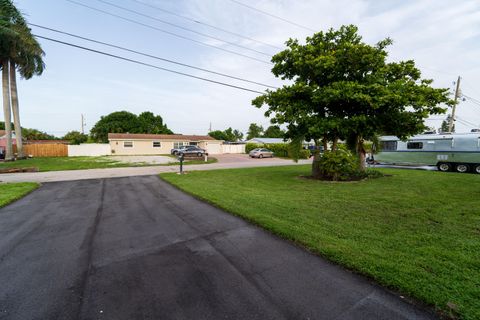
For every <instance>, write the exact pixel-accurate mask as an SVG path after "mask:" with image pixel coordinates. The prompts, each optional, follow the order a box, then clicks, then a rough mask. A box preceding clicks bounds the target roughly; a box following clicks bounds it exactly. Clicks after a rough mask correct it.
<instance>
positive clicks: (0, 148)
mask: <svg viewBox="0 0 480 320" xmlns="http://www.w3.org/2000/svg"><path fill="white" fill-rule="evenodd" d="M16 144H17V139H15V133H14V132H12V145H14V146H15V145H16ZM6 148H7V132H6V131H5V130H0V153H1V154H3V153H5V149H6Z"/></svg>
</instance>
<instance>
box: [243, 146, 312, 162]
mask: <svg viewBox="0 0 480 320" xmlns="http://www.w3.org/2000/svg"><path fill="white" fill-rule="evenodd" d="M256 148H266V149H269V150H271V151H273V153H274V154H275V156H276V157H285V158H292V156H291V150H290V148H289V144H288V143H267V144H258V143H247V144H246V145H245V152H246V153H249V152H250V151H252V150H253V149H256ZM309 157H310V150H304V149H302V150H300V151H299V159H308V158H309Z"/></svg>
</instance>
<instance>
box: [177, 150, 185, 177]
mask: <svg viewBox="0 0 480 320" xmlns="http://www.w3.org/2000/svg"><path fill="white" fill-rule="evenodd" d="M183 158H184V155H183V153H180V155H179V156H178V160H179V161H180V174H183Z"/></svg>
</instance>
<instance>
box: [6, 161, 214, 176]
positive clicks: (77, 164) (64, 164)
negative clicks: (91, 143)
mask: <svg viewBox="0 0 480 320" xmlns="http://www.w3.org/2000/svg"><path fill="white" fill-rule="evenodd" d="M175 161H176V159H173V158H172V162H171V163H168V164H150V163H145V162H137V163H125V162H120V161H117V160H114V159H113V158H110V157H45V158H32V159H25V160H18V161H11V162H0V169H6V168H32V167H34V168H38V170H39V171H60V170H81V169H102V168H121V167H143V166H166V165H178V162H175ZM214 162H217V159H215V158H209V159H208V162H205V161H203V160H191V161H187V162H185V164H186V165H187V164H188V165H190V164H208V163H214ZM0 177H1V176H0Z"/></svg>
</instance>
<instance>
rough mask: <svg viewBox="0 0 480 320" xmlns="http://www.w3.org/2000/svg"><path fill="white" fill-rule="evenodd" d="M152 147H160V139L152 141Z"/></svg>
mask: <svg viewBox="0 0 480 320" xmlns="http://www.w3.org/2000/svg"><path fill="white" fill-rule="evenodd" d="M153 147H154V148H160V147H161V144H160V141H153Z"/></svg>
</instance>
